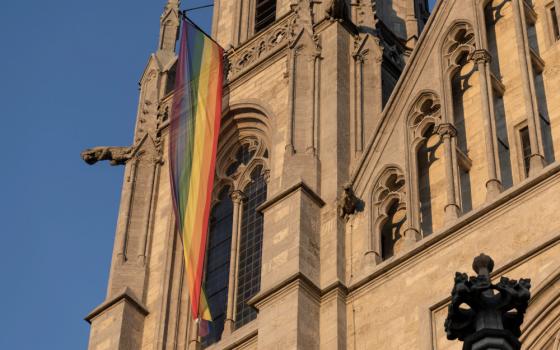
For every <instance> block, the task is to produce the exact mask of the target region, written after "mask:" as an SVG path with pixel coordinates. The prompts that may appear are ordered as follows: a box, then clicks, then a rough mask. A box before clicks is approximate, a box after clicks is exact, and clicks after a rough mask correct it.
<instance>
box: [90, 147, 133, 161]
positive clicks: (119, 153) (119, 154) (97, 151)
mask: <svg viewBox="0 0 560 350" xmlns="http://www.w3.org/2000/svg"><path fill="white" fill-rule="evenodd" d="M132 151H133V148H132V147H94V148H90V149H86V150H85V151H83V152H82V153H81V156H82V159H83V160H84V161H85V162H86V163H88V164H89V165H93V164H95V163H97V162H99V161H102V160H108V161H109V163H110V164H111V165H123V164H125V163H126V162H127V161H128V160H129V159H130V157H131V156H132Z"/></svg>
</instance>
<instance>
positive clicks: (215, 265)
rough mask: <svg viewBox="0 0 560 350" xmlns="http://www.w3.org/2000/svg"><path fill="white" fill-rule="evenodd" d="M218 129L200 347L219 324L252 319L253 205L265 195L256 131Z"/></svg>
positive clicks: (258, 222) (258, 239)
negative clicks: (206, 326)
mask: <svg viewBox="0 0 560 350" xmlns="http://www.w3.org/2000/svg"><path fill="white" fill-rule="evenodd" d="M238 122H239V120H238ZM227 127H228V124H227V122H226V128H227ZM253 131H254V130H253ZM222 133H223V134H224V136H223V139H224V140H226V142H225V144H223V145H222V146H221V149H222V152H219V157H218V159H217V167H216V181H215V183H216V185H215V189H214V192H213V193H214V199H213V209H212V216H211V220H212V221H211V222H210V232H209V243H208V251H207V261H206V275H205V288H206V289H207V290H206V292H207V295H208V302H209V305H210V311H211V313H212V316H213V319H214V321H213V322H211V323H210V334H209V335H208V336H206V337H204V338H203V339H202V344H203V346H205V347H206V346H209V345H211V344H213V343H215V342H217V341H219V340H220V339H221V336H222V333H223V332H224V330H225V329H227V330H228V331H232V330H234V329H235V328H239V327H241V326H243V325H244V324H246V323H248V322H250V321H251V320H253V319H255V317H256V310H254V309H253V308H252V307H250V306H249V305H247V301H248V300H249V299H250V298H252V297H253V296H254V295H255V294H256V293H257V292H258V291H259V289H260V269H261V254H262V233H263V218H262V214H261V213H260V212H258V211H257V208H258V207H259V206H260V205H261V204H262V203H263V202H264V201H265V200H266V193H267V181H268V169H269V167H268V156H269V152H268V149H267V146H266V144H265V140H263V138H261V137H260V135H259V134H258V133H256V132H251V133H245V132H241V133H240V132H239V130H237V131H236V132H235V134H232V135H228V130H225V131H222ZM224 150H227V151H225V152H224ZM228 322H229V326H228Z"/></svg>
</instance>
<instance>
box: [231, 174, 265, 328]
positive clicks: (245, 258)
mask: <svg viewBox="0 0 560 350" xmlns="http://www.w3.org/2000/svg"><path fill="white" fill-rule="evenodd" d="M251 179H252V181H251V183H250V184H249V185H247V187H246V188H245V189H244V191H243V192H244V193H245V196H246V199H245V201H244V203H243V214H242V221H241V232H240V234H241V236H240V242H239V262H238V264H239V265H238V266H239V270H238V276H237V278H238V280H237V300H236V307H237V309H236V317H235V326H236V327H241V326H243V325H245V324H247V323H248V322H250V321H252V320H254V319H255V318H256V316H257V312H256V310H255V309H254V308H253V307H251V306H249V305H247V301H248V300H249V299H251V298H252V297H253V296H255V295H256V294H257V293H258V291H259V290H260V287H261V258H262V238H263V216H262V214H261V213H260V212H258V211H257V208H258V207H259V206H260V205H261V204H262V203H263V202H264V201H265V200H266V187H267V186H266V181H265V179H264V176H263V174H262V167H257V168H256V169H255V170H254V171H253V172H252V174H251Z"/></svg>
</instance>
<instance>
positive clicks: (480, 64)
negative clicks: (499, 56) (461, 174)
mask: <svg viewBox="0 0 560 350" xmlns="http://www.w3.org/2000/svg"><path fill="white" fill-rule="evenodd" d="M491 59H492V57H491V56H490V53H489V52H488V51H486V50H484V49H482V50H476V51H474V52H473V54H472V55H471V60H472V61H474V63H475V64H476V65H477V69H478V73H479V74H478V76H479V78H480V88H481V91H480V96H481V101H482V114H483V118H484V139H485V143H486V162H487V166H488V181H487V182H486V199H487V200H492V199H493V198H495V197H496V196H498V194H500V192H502V183H501V181H500V180H499V179H498V166H497V164H496V150H495V148H494V145H496V144H497V142H496V132H495V130H494V128H493V123H492V113H491V111H492V109H493V106H492V100H491V99H490V93H489V92H490V88H489V86H490V84H489V82H490V67H489V64H490V62H491Z"/></svg>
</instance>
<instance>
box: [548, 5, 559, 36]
mask: <svg viewBox="0 0 560 350" xmlns="http://www.w3.org/2000/svg"><path fill="white" fill-rule="evenodd" d="M550 17H551V19H552V30H553V31H554V39H555V40H560V27H559V26H558V16H557V15H556V7H552V8H551V9H550Z"/></svg>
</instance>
